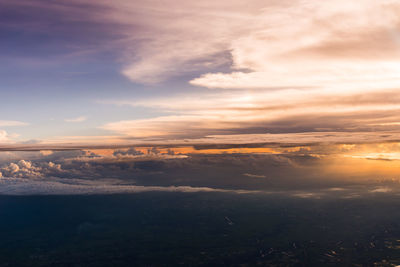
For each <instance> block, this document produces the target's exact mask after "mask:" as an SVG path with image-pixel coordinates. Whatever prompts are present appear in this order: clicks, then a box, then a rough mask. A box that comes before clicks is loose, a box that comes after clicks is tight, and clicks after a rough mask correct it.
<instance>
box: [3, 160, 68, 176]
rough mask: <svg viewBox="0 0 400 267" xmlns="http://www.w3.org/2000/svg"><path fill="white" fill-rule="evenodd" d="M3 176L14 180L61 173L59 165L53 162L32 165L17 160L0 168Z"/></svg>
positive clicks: (29, 162)
mask: <svg viewBox="0 0 400 267" xmlns="http://www.w3.org/2000/svg"><path fill="white" fill-rule="evenodd" d="M0 171H1V173H2V174H3V176H6V177H14V178H41V177H46V176H52V175H57V174H59V173H62V172H63V170H62V169H61V165H60V164H55V163H53V162H47V163H40V164H38V163H36V164H34V163H32V162H31V161H26V160H19V161H18V162H16V163H14V162H11V163H10V164H8V165H6V166H3V167H1V168H0Z"/></svg>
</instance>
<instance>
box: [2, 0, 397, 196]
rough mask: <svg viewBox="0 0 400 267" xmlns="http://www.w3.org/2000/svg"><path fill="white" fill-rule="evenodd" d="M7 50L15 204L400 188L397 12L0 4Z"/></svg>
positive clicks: (7, 152) (6, 170)
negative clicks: (27, 196)
mask: <svg viewBox="0 0 400 267" xmlns="http://www.w3.org/2000/svg"><path fill="white" fill-rule="evenodd" d="M0 40H1V42H0V60H1V63H2V64H0V96H1V100H2V101H1V105H0V151H2V152H1V153H0V177H2V178H3V179H2V181H1V183H3V187H2V190H3V191H4V190H5V192H13V190H16V191H17V192H20V191H19V190H22V191H24V190H25V189H24V188H38V190H39V191H40V192H42V191H41V190H45V192H47V191H46V188H50V187H51V185H54V187H53V189H54V190H61V189H62V190H63V189H65V186H66V185H65V184H62V185H60V184H59V182H60V181H59V180H57V179H64V178H68V179H78V180H74V181H75V183H72V184H73V186H72V188H71V187H69V186H70V185H71V181H72V180H70V181H69V183H68V186H67V187H68V188H66V190H75V189H76V190H78V191H79V190H82V192H87V191H85V190H89V189H88V188H87V186H88V184H87V182H88V180H85V179H89V180H90V181H92V180H93V179H122V180H124V179H125V180H124V183H125V182H126V181H129V186H131V187H129V188H124V189H121V188H119V187H118V186H121V184H120V183H121V181H119V180H118V181H119V182H115V180H112V181H111V182H110V180H106V182H105V183H106V184H107V185H108V186H114V185H116V186H117V187H112V188H111V189H110V190H111V191H112V192H114V191H115V190H116V191H118V190H128V191H129V192H130V191H132V190H133V191H141V190H145V189H142V188H141V187H139V188H137V187H135V186H151V188H150V189H151V190H156V191H157V190H159V188H158V187H157V186H161V185H164V186H166V187H167V188H164V189H165V190H167V191H169V190H172V191H174V190H176V188H175V187H173V188H171V186H178V187H179V186H182V188H179V190H183V191H192V190H194V191H196V192H197V191H204V190H206V191H207V190H214V189H215V190H217V191H218V190H250V189H251V190H267V189H269V188H270V187H271V186H272V187H273V188H275V189H277V190H278V189H279V190H281V189H282V188H287V187H290V188H292V189H298V188H300V187H302V186H303V185H304V186H311V185H312V186H311V187H313V186H317V185H318V186H322V185H323V186H325V187H326V188H330V187H332V188H340V187H341V186H343V185H344V184H346V185H349V184H348V183H349V181H351V182H356V181H358V182H359V181H361V180H362V181H363V182H362V184H364V185H365V183H367V184H368V185H371V186H375V187H374V188H375V189H374V188H372V189H368V190H370V191H371V190H372V191H373V190H378V191H379V190H381V189H379V188H381V186H382V181H383V182H384V183H388V182H389V183H391V182H392V181H394V180H395V181H398V178H399V177H400V172H399V166H398V162H399V160H400V145H399V144H400V115H399V114H400V94H399V90H400V89H399V88H400V2H399V1H394V0H382V1H375V0H374V1H373V0H356V1H344V0H332V1H329V2H327V1H316V0H290V1H286V0H279V1H278V0H267V1H265V0H264V1H258V0H249V1H236V0H233V1H232V0H230V1H225V0H222V1H209V0H202V1H182V0H164V1H162V0H157V1H155V0H146V1H144V0H134V1H122V0H115V1H105V0H97V1H89V0H68V1H63V0H57V1H54V0H19V1H12V0H0ZM354 166H357V168H354ZM187 173H190V176H191V177H190V179H189V178H188V177H186V176H185V174H187ZM227 176H229V177H231V178H230V179H228V180H227V179H226V177H227ZM200 177H202V178H200ZM204 177H207V178H204ZM219 177H225V178H224V179H225V180H221V179H219ZM272 177H275V178H276V179H278V180H276V181H272V180H271V179H272ZM321 177H324V178H323V181H322V180H321ZM32 178H34V179H36V178H46V179H50V180H46V183H45V186H44V187H43V188H42V187H41V186H42V184H40V183H39V182H38V181H36V180H35V181H34V182H33V180H32V181H31V180H29V179H32ZM7 179H11V180H7ZM14 179H20V180H18V183H17V182H16V180H14ZM21 179H22V180H21ZM23 179H28V181H30V182H29V183H28V185H27V187H25V185H26V184H25V180H23ZM51 179H52V180H51ZM54 179H55V180H54ZM79 179H80V180H79ZM82 179H83V180H82ZM126 179H128V180H126ZM202 179H204V180H202ZM333 180H334V181H336V182H335V183H332V181H333ZM62 181H64V180H62ZM166 181H168V182H166ZM32 183H33V184H32ZM37 183H39V184H37ZM102 183H103V182H102ZM102 183H101V184H100V185H96V186H99V188H98V189H99V190H100V191H101V190H103V189H104V188H105V187H104V183H103V184H102ZM16 184H17V185H18V186H17V187H18V188H16V189H15V188H14V189H13V186H15V185H16ZM353 185H354V184H353ZM90 186H93V184H90ZM90 186H89V187H90ZM132 186H133V187H132ZM187 186H189V187H190V188H189V189H188V188H186V187H187ZM60 188H61V189H60ZM101 188H103V189H101ZM107 188H108V187H107ZM62 190H61V191H62ZM90 190H91V189H90ZM104 190H105V189H104ZM113 190H114V191H113ZM327 190H328V189H327ZM368 190H367V191H368ZM385 190H386V189H382V190H381V191H385ZM101 192H103V191H101ZM241 192H243V191H240V193H241ZM368 192H369V191H368ZM373 192H374V191H373ZM0 193H1V192H0ZM3 193H4V192H3Z"/></svg>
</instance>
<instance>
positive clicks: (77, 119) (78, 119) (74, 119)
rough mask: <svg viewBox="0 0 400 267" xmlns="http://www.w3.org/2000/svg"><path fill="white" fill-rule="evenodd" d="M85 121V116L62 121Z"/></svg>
mask: <svg viewBox="0 0 400 267" xmlns="http://www.w3.org/2000/svg"><path fill="white" fill-rule="evenodd" d="M87 119H88V118H87V117H86V116H79V117H76V118H70V119H65V120H64V121H66V122H84V121H86V120H87Z"/></svg>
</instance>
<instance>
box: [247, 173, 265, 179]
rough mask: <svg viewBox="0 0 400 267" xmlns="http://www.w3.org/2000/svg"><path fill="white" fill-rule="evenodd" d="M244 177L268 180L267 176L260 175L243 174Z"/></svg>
mask: <svg viewBox="0 0 400 267" xmlns="http://www.w3.org/2000/svg"><path fill="white" fill-rule="evenodd" d="M243 175H244V176H247V177H250V178H266V176H265V175H259V174H251V173H243Z"/></svg>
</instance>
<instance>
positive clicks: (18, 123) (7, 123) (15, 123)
mask: <svg viewBox="0 0 400 267" xmlns="http://www.w3.org/2000/svg"><path fill="white" fill-rule="evenodd" d="M27 125H29V123H26V122H22V121H7V120H0V127H10V126H27Z"/></svg>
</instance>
